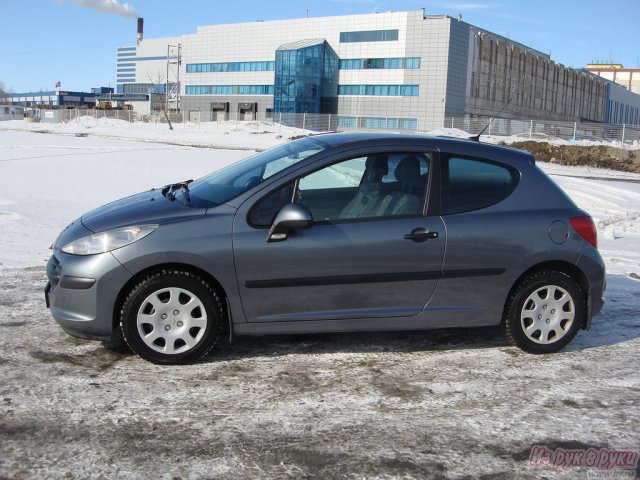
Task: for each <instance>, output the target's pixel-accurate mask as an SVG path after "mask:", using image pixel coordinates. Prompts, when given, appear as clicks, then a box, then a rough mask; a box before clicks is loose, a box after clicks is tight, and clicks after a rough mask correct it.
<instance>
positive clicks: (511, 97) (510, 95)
mask: <svg viewBox="0 0 640 480" xmlns="http://www.w3.org/2000/svg"><path fill="white" fill-rule="evenodd" d="M517 87H518V85H517V84H516V85H515V86H514V87H513V89H512V90H511V92H510V93H509V98H508V99H507V101H506V102H505V104H504V105H503V106H502V108H501V109H500V111H499V112H498V114H497V115H495V116H493V117H491V120H489V123H487V124H486V125H485V126H484V128H483V129H482V130H480V133H478V134H477V135H473V136H471V137H469V138H468V139H467V140H471V141H473V142H479V141H480V135H482V134H483V133H484V132H485V130H486V129H487V128H489V127H490V126H491V124H492V123H493V121H494V120H495V119H496V117H499V116H500V114H501V113H502V112H504V109H505V108H507V106H509V104H510V103H511V100H512V99H513V93H514V91H515V90H516V88H517Z"/></svg>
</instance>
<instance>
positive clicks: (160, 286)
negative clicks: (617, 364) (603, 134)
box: [45, 134, 605, 364]
mask: <svg viewBox="0 0 640 480" xmlns="http://www.w3.org/2000/svg"><path fill="white" fill-rule="evenodd" d="M47 275H48V277H49V282H48V284H47V287H46V289H45V293H46V300H47V305H48V306H49V307H50V309H51V313H52V314H53V317H54V318H55V319H56V321H57V322H58V323H59V324H60V325H61V326H62V328H63V329H64V330H65V331H66V332H68V333H69V334H71V335H74V336H78V337H81V338H87V339H96V340H103V341H118V340H119V339H122V338H123V337H124V340H125V341H126V343H127V344H128V345H129V347H130V348H131V349H132V350H133V351H134V352H136V353H137V354H139V355H140V356H141V357H143V358H145V359H147V360H150V361H152V362H156V363H162V364H178V363H187V362H192V361H195V360H197V359H199V358H201V357H202V356H204V355H205V354H207V352H209V351H210V350H211V348H212V347H213V346H214V344H215V343H216V341H217V339H218V338H219V337H220V335H221V333H222V332H227V333H228V334H229V335H263V334H291V333H313V332H353V331H382V330H421V329H433V328H443V327H480V326H489V325H498V324H502V325H503V326H504V329H505V332H506V335H507V337H508V338H509V339H510V340H511V341H512V342H513V343H514V344H516V345H517V346H519V347H520V348H522V349H523V350H525V351H527V352H531V353H548V352H555V351H557V350H560V349H561V348H563V347H564V346H566V345H567V344H568V343H569V342H570V341H571V340H572V339H573V337H574V336H575V335H576V333H577V332H578V330H579V329H581V328H582V329H585V330H586V329H589V326H590V323H591V318H592V317H593V316H594V315H595V314H597V313H598V311H600V309H601V307H602V305H603V298H602V295H603V290H604V287H605V274H604V264H603V261H602V258H601V257H600V254H599V253H598V250H597V242H596V230H595V227H594V224H593V221H592V219H591V217H590V216H589V215H588V214H587V213H585V212H584V211H582V210H580V209H578V208H577V207H576V205H575V204H574V203H573V202H572V201H571V200H570V199H569V198H568V197H567V195H566V194H565V193H563V191H562V190H561V189H560V188H559V187H558V186H557V185H556V184H555V183H554V182H553V181H551V180H550V179H549V178H548V177H547V176H546V175H545V174H544V173H543V172H542V171H541V170H540V169H539V168H538V167H536V164H535V161H534V158H533V156H532V155H531V154H529V153H526V152H522V151H519V150H514V149H510V148H504V147H497V146H491V145H486V144H482V143H479V142H474V141H467V140H458V139H450V138H440V137H426V136H417V135H393V134H389V135H380V134H326V135H318V136H312V137H307V138H304V139H301V140H297V141H294V142H291V143H287V144H285V145H282V146H279V147H276V148H273V149H271V150H268V151H266V152H263V153H259V154H257V155H255V156H253V157H250V158H248V159H246V160H243V161H241V162H238V163H236V164H233V165H231V166H229V167H226V168H223V169H221V170H218V171H216V172H214V173H212V174H211V175H209V176H206V177H203V178H201V179H199V180H196V181H193V182H191V181H187V182H181V183H176V184H173V185H167V186H165V187H164V188H162V189H153V190H151V191H148V192H144V193H140V194H137V195H133V196H131V197H127V198H124V199H121V200H118V201H116V202H113V203H110V204H108V205H105V206H103V207H101V208H98V209H96V210H94V211H92V212H89V213H87V214H85V215H83V216H82V217H81V218H79V219H78V220H76V221H74V222H73V223H71V225H69V226H68V227H67V228H66V229H65V230H64V231H63V232H62V233H61V234H60V236H59V237H58V239H57V240H56V241H55V243H54V247H53V255H52V256H51V259H50V260H49V263H48V268H47Z"/></svg>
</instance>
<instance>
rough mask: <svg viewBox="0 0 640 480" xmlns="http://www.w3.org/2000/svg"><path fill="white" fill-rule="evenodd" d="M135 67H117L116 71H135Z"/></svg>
mask: <svg viewBox="0 0 640 480" xmlns="http://www.w3.org/2000/svg"><path fill="white" fill-rule="evenodd" d="M135 71H136V69H135V68H119V69H118V73H124V72H135Z"/></svg>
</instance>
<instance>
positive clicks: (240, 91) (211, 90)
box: [184, 85, 273, 95]
mask: <svg viewBox="0 0 640 480" xmlns="http://www.w3.org/2000/svg"><path fill="white" fill-rule="evenodd" d="M184 93H185V95H273V85H187V86H186V87H185V90H184Z"/></svg>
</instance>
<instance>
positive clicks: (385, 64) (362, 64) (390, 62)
mask: <svg viewBox="0 0 640 480" xmlns="http://www.w3.org/2000/svg"><path fill="white" fill-rule="evenodd" d="M394 68H395V69H401V68H402V69H417V68H420V57H410V58H348V59H344V60H340V70H365V69H394Z"/></svg>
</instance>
